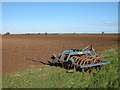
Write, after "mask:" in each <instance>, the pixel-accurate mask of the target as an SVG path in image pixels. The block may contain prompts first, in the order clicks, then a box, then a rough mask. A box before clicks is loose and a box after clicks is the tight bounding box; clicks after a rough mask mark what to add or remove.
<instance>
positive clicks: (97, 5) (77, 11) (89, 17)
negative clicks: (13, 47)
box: [0, 2, 118, 34]
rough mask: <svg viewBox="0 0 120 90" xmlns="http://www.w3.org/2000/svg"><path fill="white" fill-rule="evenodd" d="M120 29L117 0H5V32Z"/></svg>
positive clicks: (106, 30)
mask: <svg viewBox="0 0 120 90" xmlns="http://www.w3.org/2000/svg"><path fill="white" fill-rule="evenodd" d="M5 32H10V33H13V34H22V33H45V32H47V33H74V32H75V33H101V32H106V33H112V32H118V3H117V2H3V3H2V32H0V33H5Z"/></svg>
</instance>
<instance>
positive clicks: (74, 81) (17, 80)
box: [2, 49, 120, 88]
mask: <svg viewBox="0 0 120 90" xmlns="http://www.w3.org/2000/svg"><path fill="white" fill-rule="evenodd" d="M101 54H102V55H108V57H104V58H103V60H105V61H109V62H111V63H110V64H109V65H105V66H104V67H103V69H104V70H103V71H95V72H93V73H91V74H87V75H85V74H83V73H81V72H79V71H77V72H74V73H66V70H65V69H63V68H60V67H54V66H47V65H45V66H44V67H43V68H33V69H31V70H24V71H20V72H16V73H11V74H6V75H4V76H3V78H2V85H3V86H2V87H3V88H119V87H120V84H119V81H118V80H119V78H118V74H119V73H118V50H114V49H113V50H109V51H105V52H103V53H101Z"/></svg>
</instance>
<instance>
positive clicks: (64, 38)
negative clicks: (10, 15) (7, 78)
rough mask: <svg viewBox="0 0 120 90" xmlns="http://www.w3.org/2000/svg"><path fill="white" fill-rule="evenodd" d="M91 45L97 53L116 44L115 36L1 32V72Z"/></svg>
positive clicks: (32, 64)
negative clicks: (8, 33)
mask: <svg viewBox="0 0 120 90" xmlns="http://www.w3.org/2000/svg"><path fill="white" fill-rule="evenodd" d="M89 44H93V47H94V49H95V50H96V52H97V53H99V52H101V51H104V50H108V49H114V48H117V47H118V35H117V34H116V35H115V34H113V35H80V34H79V35H77V34H75V35H3V36H2V70H3V74H5V73H11V72H16V71H20V70H24V69H30V68H34V67H42V64H41V63H36V62H33V61H30V60H27V59H28V58H46V59H50V57H51V55H52V54H60V53H62V52H63V51H64V50H69V49H71V48H77V49H82V48H84V47H85V46H87V45H89Z"/></svg>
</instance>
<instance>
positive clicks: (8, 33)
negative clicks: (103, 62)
mask: <svg viewBox="0 0 120 90" xmlns="http://www.w3.org/2000/svg"><path fill="white" fill-rule="evenodd" d="M48 34H49V35H58V34H119V33H105V32H101V33H75V32H74V33H47V32H45V33H25V34H11V33H10V32H6V33H5V34H3V35H48Z"/></svg>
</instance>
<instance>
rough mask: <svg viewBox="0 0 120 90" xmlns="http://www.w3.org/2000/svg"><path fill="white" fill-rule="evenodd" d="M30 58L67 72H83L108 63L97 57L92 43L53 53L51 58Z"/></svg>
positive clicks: (94, 69) (96, 68)
mask: <svg viewBox="0 0 120 90" xmlns="http://www.w3.org/2000/svg"><path fill="white" fill-rule="evenodd" d="M32 60H33V61H39V62H41V63H44V64H48V65H53V66H60V67H63V68H66V69H68V72H74V71H81V72H83V73H84V74H89V73H91V72H92V71H98V70H101V68H102V66H103V65H105V64H109V63H110V62H107V61H103V60H102V59H101V58H100V57H98V55H97V54H96V52H95V50H94V48H93V47H92V45H88V46H87V47H85V48H84V49H71V50H67V51H63V53H62V54H61V55H60V56H57V55H56V54H53V55H52V57H51V60H46V59H42V58H41V59H38V58H34V59H32Z"/></svg>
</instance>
